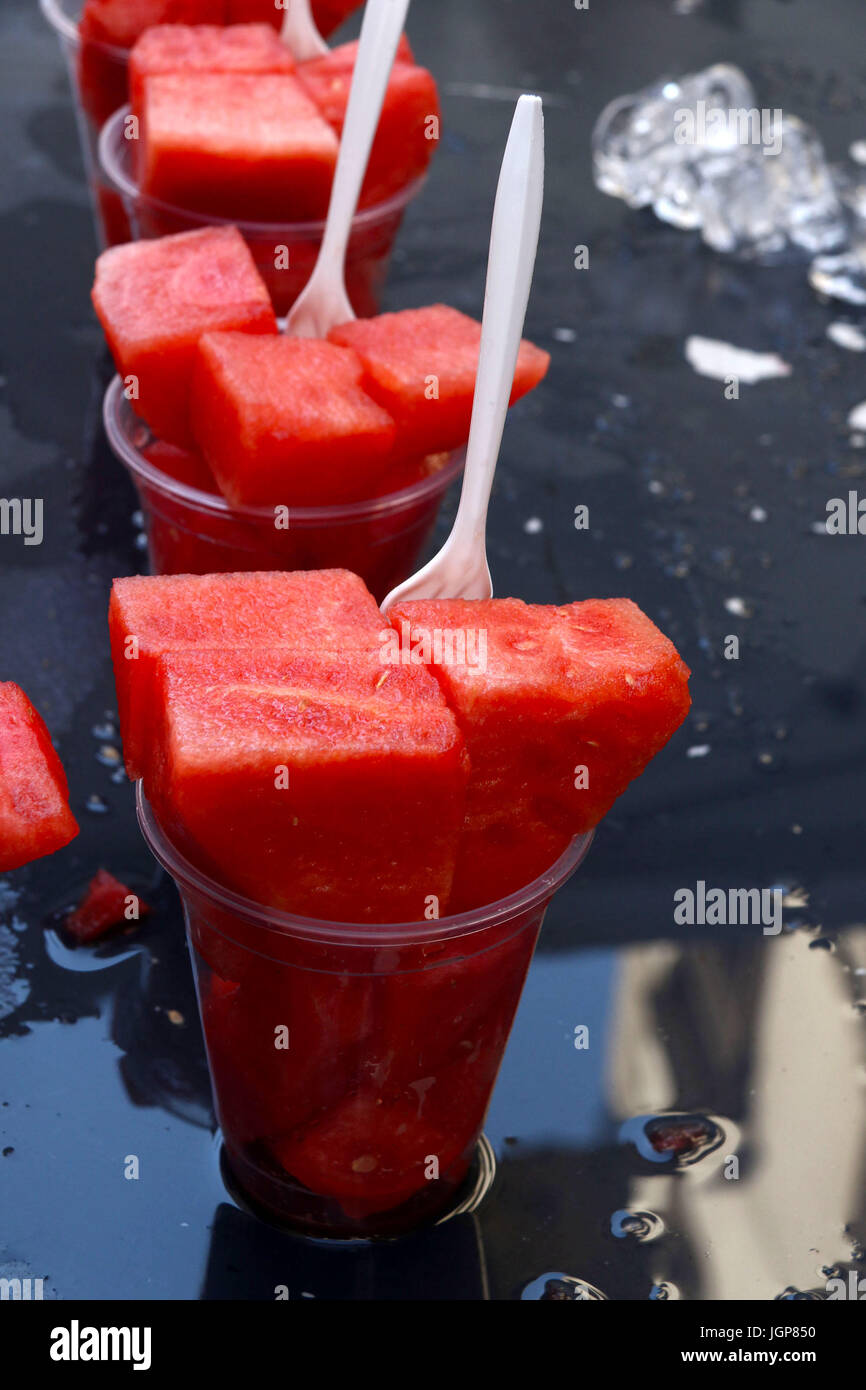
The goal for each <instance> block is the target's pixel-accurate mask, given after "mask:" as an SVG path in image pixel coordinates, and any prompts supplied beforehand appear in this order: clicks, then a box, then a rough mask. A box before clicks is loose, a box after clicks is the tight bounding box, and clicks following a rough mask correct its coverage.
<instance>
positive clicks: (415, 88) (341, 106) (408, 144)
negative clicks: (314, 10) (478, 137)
mask: <svg viewBox="0 0 866 1390" xmlns="http://www.w3.org/2000/svg"><path fill="white" fill-rule="evenodd" d="M407 49H408V44H407V45H405V46H404V47H403V48H402V49H401V51H400V52H399V53H398V59H397V61H396V62H395V64H394V67H393V69H392V71H391V76H390V78H389V79H388V87H387V90H386V92H385V100H384V103H383V106H382V115H381V117H380V119H379V127H378V130H377V132H376V137H375V139H374V141H373V148H372V150H371V152H370V160H369V163H368V165H367V172H366V174H365V176H364V183H363V186H362V189H361V197H360V203H359V206H361V207H369V206H371V205H372V204H373V203H381V202H384V201H385V200H386V199H387V198H390V197H392V196H393V195H394V194H395V193H397V192H399V190H400V189H401V188H405V186H406V184H408V183H410V182H411V181H412V180H413V179H417V178H420V176H421V175H422V174H423V173H424V172H425V170H426V168H427V166H428V164H429V163H430V160H431V158H432V156H433V151H434V150H435V148H436V139H437V137H438V121H439V116H440V111H439V95H438V92H437V90H436V83H435V81H434V79H433V77H432V75H431V74H430V73H429V72H428V71H427V70H426V68H422V67H417V66H415V65H414V64H413V63H412V62H411V59H410V60H409V61H408V62H407V61H405V57H404V55H405V53H406V51H407ZM357 52H358V45H357V43H347V44H343V45H342V46H341V47H340V48H335V49H334V51H333V52H332V53H329V54H327V55H326V56H324V57H322V58H314V59H312V60H311V61H309V62H306V63H301V64H300V65H299V66H298V70H297V76H298V80H299V81H300V82H302V83H303V85H304V87H305V88H306V90H307V91H308V92H309V94H310V96H311V97H312V99H313V101H314V102H315V103H316V105H317V106H318V108H319V110H320V111H321V113H322V115H323V116H324V117H325V119H326V121H327V122H328V123H329V125H331V126H332V127H333V129H334V130H335V131H336V133H337V135H338V136H342V133H343V123H344V121H345V118H346V108H347V106H348V104H349V91H350V89H351V86H352V76H353V73H354V67H355V60H356V57H357ZM409 52H411V50H409ZM431 117H435V119H436V122H437V124H436V126H435V127H434V126H431V125H430V124H429V122H430V118H431ZM428 135H429V138H428Z"/></svg>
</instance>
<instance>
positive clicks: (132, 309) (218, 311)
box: [93, 227, 277, 447]
mask: <svg viewBox="0 0 866 1390" xmlns="http://www.w3.org/2000/svg"><path fill="white" fill-rule="evenodd" d="M93 304H94V307H95V309H96V313H97V315H98V316H99V320H100V322H101V324H102V327H103V329H104V331H105V336H106V338H107V339H108V345H109V347H110V348H111V353H112V356H113V357H114V361H115V365H116V366H117V370H118V372H119V373H120V375H121V376H122V377H123V378H124V380H127V379H129V378H133V383H132V388H131V389H134V390H137V395H131V396H130V403H131V404H132V406H133V407H134V409H135V411H136V414H138V415H141V416H142V418H143V419H145V420H146V421H147V423H148V424H149V425H150V428H151V429H152V430H153V432H154V434H156V435H158V436H159V438H160V439H162V440H163V441H166V442H168V443H172V444H178V445H181V446H183V447H189V446H191V445H192V444H193V442H194V441H193V438H192V435H191V432H190V428H189V389H190V376H191V372H192V366H193V360H194V353H195V348H196V345H197V343H198V340H199V338H200V337H201V335H202V334H203V333H206V332H208V331H209V330H211V329H214V330H216V329H237V330H243V331H244V332H247V333H273V334H276V331H277V321H276V318H275V317H274V311H273V307H272V305H271V301H270V298H269V296H268V292H267V289H266V288H265V284H264V281H263V280H262V278H261V276H260V275H259V273H258V271H257V270H256V267H255V263H254V261H253V258H252V256H251V254H250V251H249V249H248V247H247V245H246V242H245V241H244V239H243V237H242V236H241V234H240V232H238V231H237V229H236V228H235V227H214V228H210V227H206V228H204V229H203V230H202V231H198V232H180V233H179V234H178V235H177V236H170V237H162V238H161V239H160V240H158V241H136V242H130V243H129V244H128V245H125V246H114V247H112V248H111V249H110V250H109V251H104V252H103V253H102V255H101V256H100V257H99V259H98V260H97V262H96V279H95V281H94V285H93Z"/></svg>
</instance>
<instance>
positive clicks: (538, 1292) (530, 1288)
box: [520, 1274, 607, 1303]
mask: <svg viewBox="0 0 866 1390" xmlns="http://www.w3.org/2000/svg"><path fill="white" fill-rule="evenodd" d="M520 1297H521V1299H523V1300H527V1299H534V1300H536V1301H538V1302H540V1303H606V1302H607V1295H606V1294H603V1293H602V1292H601V1290H600V1289H597V1288H595V1287H594V1285H592V1284H588V1283H587V1282H586V1280H585V1279H575V1278H574V1276H573V1275H571V1274H542V1275H541V1277H540V1278H539V1279H533V1281H532V1283H531V1284H527V1285H526V1288H525V1289H524V1290H523V1292H522V1294H521V1295H520Z"/></svg>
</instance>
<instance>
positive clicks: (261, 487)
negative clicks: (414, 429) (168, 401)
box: [190, 333, 394, 524]
mask: <svg viewBox="0 0 866 1390" xmlns="http://www.w3.org/2000/svg"><path fill="white" fill-rule="evenodd" d="M361 376H362V370H361V363H360V362H359V360H358V358H357V357H356V356H355V354H354V353H353V352H350V351H347V349H345V348H340V347H335V346H334V345H333V344H332V343H327V342H320V341H318V340H316V339H313V338H288V337H286V336H285V335H283V334H280V335H278V336H275V337H269V338H264V337H258V338H253V337H252V336H251V335H249V334H247V333H211V334H207V335H206V336H205V337H204V338H203V339H202V340H201V342H200V344H199V352H198V360H197V362H196V367H195V371H194V373H193V384H192V397H191V402H190V416H191V419H192V427H193V432H194V434H195V437H196V439H197V441H198V445H199V448H200V449H201V451H202V453H203V454H204V456H205V458H206V459H207V462H208V464H209V465H210V467H211V469H212V470H213V474H214V477H215V478H216V479H217V482H218V483H219V485H220V488H221V489H222V491H223V493H224V494H225V496H226V497H227V498H228V500H229V502H230V503H231V504H232V505H233V506H240V505H244V504H263V505H279V504H283V505H286V506H290V507H291V506H304V505H324V504H326V503H338V502H352V501H358V500H361V499H363V498H366V497H370V496H371V495H372V493H373V491H374V488H375V484H376V482H377V480H378V479H379V478H380V477H381V476H382V475H383V474H384V472H385V470H386V468H387V466H388V462H389V458H390V454H391V450H392V447H393V444H394V422H393V421H392V419H391V417H390V416H389V415H388V414H386V412H385V411H384V410H382V409H381V408H380V407H379V406H378V405H377V404H376V402H375V401H373V400H372V399H371V398H370V397H369V396H368V395H367V394H366V392H365V391H363V390H362V389H361V386H360V381H361ZM290 524H291V523H290Z"/></svg>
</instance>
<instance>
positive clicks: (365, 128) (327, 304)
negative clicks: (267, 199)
mask: <svg viewBox="0 0 866 1390" xmlns="http://www.w3.org/2000/svg"><path fill="white" fill-rule="evenodd" d="M408 9H409V0H367V8H366V10H365V11H364V23H363V25H362V26H361V40H360V43H359V45H358V56H357V58H356V60H355V72H354V75H353V77H352V89H351V91H350V93H349V105H348V107H347V109H346V119H345V121H344V123H343V135H342V139H341V140H340V153H339V156H338V158H337V169H336V172H335V174H334V186H333V189H332V190H331V202H330V205H329V207H328V220H327V222H326V224H325V235H324V237H323V238H322V246H321V249H320V251H319V256H318V260H317V261H316V265H315V268H314V270H313V273H312V275H311V277H310V279H309V281H308V283H307V285H306V286H305V288H304V290H303V291H302V293H301V294H300V296H299V298H298V299H297V300H296V301H295V303H294V305H293V306H292V308H291V310H290V311H289V316H288V318H287V319H286V332H287V333H288V334H290V335H292V336H293V337H295V338H324V337H326V336H327V335H328V333H329V332H330V330H331V329H332V328H334V327H336V325H337V324H338V323H348V322H349V320H350V319H353V318H354V317H355V311H354V309H353V308H352V305H351V303H350V302H349V296H348V294H347V293H346V272H345V266H346V248H347V246H348V244H349V234H350V232H351V230H352V219H353V218H354V216H355V209H356V208H357V206H358V198H359V197H360V195H361V185H362V184H363V182H364V174H365V173H366V171H367V163H368V161H369V158H370V150H371V148H372V145H373V137H374V136H375V134H376V129H377V127H378V125H379V117H380V115H381V114H382V103H383V102H384V100H385V92H386V89H387V87H388V79H389V77H390V75H391V69H392V67H393V66H394V58H395V57H396V54H397V45H398V43H399V42H400V35H401V34H402V32H403V28H404V26H405V23H406V14H407V12H408Z"/></svg>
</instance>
